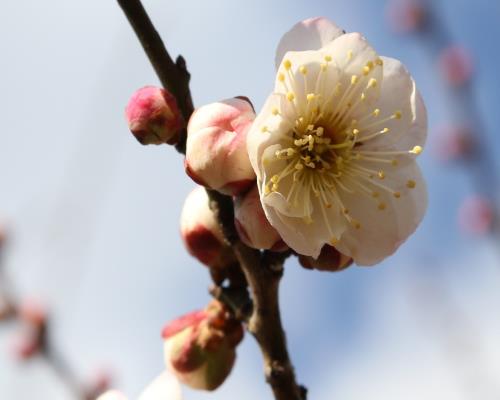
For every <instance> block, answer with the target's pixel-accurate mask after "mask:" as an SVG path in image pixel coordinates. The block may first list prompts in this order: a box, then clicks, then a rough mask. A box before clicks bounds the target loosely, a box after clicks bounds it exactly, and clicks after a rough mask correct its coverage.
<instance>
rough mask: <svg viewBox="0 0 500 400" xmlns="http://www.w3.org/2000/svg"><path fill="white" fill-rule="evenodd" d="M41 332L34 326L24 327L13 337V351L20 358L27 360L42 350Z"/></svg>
mask: <svg viewBox="0 0 500 400" xmlns="http://www.w3.org/2000/svg"><path fill="white" fill-rule="evenodd" d="M41 348H42V335H41V332H40V331H39V330H37V329H34V328H33V327H23V329H21V330H19V331H18V332H17V333H16V334H15V336H14V337H13V338H12V342H11V351H12V353H13V354H14V356H15V357H17V358H18V359H20V360H27V359H29V358H31V357H33V356H35V355H36V354H38V352H39V351H40V350H41Z"/></svg>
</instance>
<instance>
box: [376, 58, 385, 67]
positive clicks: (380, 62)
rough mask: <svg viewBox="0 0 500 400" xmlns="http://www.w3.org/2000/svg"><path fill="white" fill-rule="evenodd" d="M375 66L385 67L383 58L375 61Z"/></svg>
mask: <svg viewBox="0 0 500 400" xmlns="http://www.w3.org/2000/svg"><path fill="white" fill-rule="evenodd" d="M375 64H377V65H379V66H382V65H384V62H383V61H382V59H381V58H377V59H376V60H375Z"/></svg>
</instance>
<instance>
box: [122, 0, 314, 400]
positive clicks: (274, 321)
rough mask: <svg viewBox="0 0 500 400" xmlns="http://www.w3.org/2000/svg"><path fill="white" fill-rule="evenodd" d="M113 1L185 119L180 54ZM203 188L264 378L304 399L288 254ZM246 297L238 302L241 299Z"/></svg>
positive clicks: (140, 12)
mask: <svg viewBox="0 0 500 400" xmlns="http://www.w3.org/2000/svg"><path fill="white" fill-rule="evenodd" d="M117 1H118V3H119V4H120V6H121V8H122V10H123V11H124V13H125V15H126V17H127V19H128V21H129V22H130V24H131V26H132V28H133V29H134V31H135V33H136V35H137V37H138V39H139V41H140V43H141V45H142V47H143V48H144V51H145V52H146V54H147V56H148V58H149V60H150V62H151V64H152V65H153V67H154V69H155V71H156V74H157V75H158V78H159V79H160V82H161V83H162V85H163V86H164V87H165V88H166V89H168V90H169V91H170V92H171V93H172V94H173V95H174V96H175V97H176V99H177V102H178V105H179V108H180V110H181V112H182V114H183V116H184V120H185V121H186V122H187V121H188V120H189V117H190V115H191V113H192V112H193V103H192V99H191V94H190V88H189V78H190V75H189V72H188V71H187V69H186V64H185V61H184V59H183V58H182V57H178V58H177V61H176V62H175V63H174V61H173V59H172V58H171V57H170V55H169V54H168V51H167V50H166V48H165V46H164V44H163V41H162V39H161V37H160V35H159V34H158V32H157V31H156V29H155V28H154V26H153V23H152V22H151V19H150V18H149V16H148V14H147V12H146V10H145V9H144V7H143V5H142V4H141V1H140V0H117ZM185 141H186V135H185V130H184V135H181V138H180V141H179V144H178V145H177V150H178V151H179V152H180V153H185ZM207 192H208V195H209V199H210V207H211V209H212V210H214V212H215V213H216V214H217V216H218V218H219V222H220V224H221V227H222V231H223V232H224V235H225V238H226V240H227V241H228V243H229V244H230V245H231V246H232V248H233V251H234V253H235V255H236V257H237V260H238V262H239V266H240V268H241V270H242V271H243V273H244V276H245V277H246V281H247V283H248V286H249V287H250V289H251V292H252V300H253V307H251V312H249V311H248V310H244V311H243V312H241V313H239V314H237V315H241V317H242V318H244V319H245V320H246V322H247V327H248V330H249V332H250V333H252V334H253V336H254V337H255V338H256V340H257V342H258V344H259V347H260V349H261V352H262V355H263V358H264V369H265V376H266V380H267V382H268V383H269V384H270V386H271V388H272V391H273V393H274V398H275V399H276V400H305V399H306V390H305V389H304V388H303V387H300V386H299V385H298V384H297V382H296V379H295V372H294V368H293V366H292V363H291V361H290V357H289V354H288V349H287V345H286V337H285V332H284V330H283V326H282V323H281V316H280V309H279V301H278V296H279V283H280V280H281V277H282V275H283V264H284V261H285V258H286V256H287V255H288V254H285V255H274V253H270V252H264V253H261V252H260V251H258V250H254V249H251V248H249V247H247V246H245V245H244V244H243V243H241V241H240V240H239V238H238V235H237V233H236V230H235V227H234V210H233V202H232V200H231V198H230V197H228V196H224V195H221V194H219V193H218V192H215V191H212V190H207ZM240 289H241V291H240V293H239V295H240V298H244V295H245V293H243V292H244V291H246V288H244V287H241V288H240ZM211 293H212V294H213V295H214V296H216V297H218V298H219V299H221V300H224V299H226V300H227V299H228V296H230V295H231V296H232V295H234V293H232V294H231V291H230V290H223V289H222V288H220V287H219V288H214V289H212V291H211ZM233 297H234V298H236V297H237V296H233ZM240 303H241V301H240ZM244 303H245V302H242V304H243V305H245V304H244ZM246 305H248V304H246Z"/></svg>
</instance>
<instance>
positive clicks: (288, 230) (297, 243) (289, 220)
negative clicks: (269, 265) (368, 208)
mask: <svg viewBox="0 0 500 400" xmlns="http://www.w3.org/2000/svg"><path fill="white" fill-rule="evenodd" d="M263 208H264V211H265V213H266V216H267V219H268V220H269V222H270V223H271V225H272V226H274V228H275V229H276V230H277V231H278V233H279V234H280V236H281V238H282V239H283V241H284V242H285V243H286V244H287V245H288V246H290V247H291V248H292V249H293V250H295V251H296V252H297V253H299V254H302V255H305V256H311V257H314V258H317V257H318V256H319V253H320V252H321V248H322V247H323V245H325V244H327V243H329V242H330V241H331V240H332V239H333V237H336V238H339V237H340V236H341V235H342V232H343V231H344V229H345V228H346V224H345V223H343V221H342V219H341V218H340V210H339V208H338V207H337V205H336V204H335V205H333V206H332V208H330V209H326V210H324V211H325V213H326V218H325V217H324V215H323V213H322V210H321V207H320V206H319V205H318V204H316V205H315V207H314V211H313V214H312V220H313V222H312V223H306V222H305V220H304V219H303V218H294V217H288V216H286V215H284V214H281V213H279V212H278V211H277V210H276V209H275V208H273V207H270V206H268V205H266V204H265V203H263ZM327 220H328V222H329V224H330V229H328V225H327V223H326V221H327ZM332 235H333V237H332Z"/></svg>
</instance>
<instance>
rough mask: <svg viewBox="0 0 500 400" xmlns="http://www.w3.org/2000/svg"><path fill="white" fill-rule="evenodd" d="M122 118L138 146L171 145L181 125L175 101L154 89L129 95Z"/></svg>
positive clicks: (149, 87)
mask: <svg viewBox="0 0 500 400" xmlns="http://www.w3.org/2000/svg"><path fill="white" fill-rule="evenodd" d="M125 117H126V118H127V122H128V126H129V128H130V131H131V132H132V133H133V134H134V136H135V138H136V139H137V140H138V141H139V143H141V144H162V143H168V144H174V143H176V142H177V140H178V136H179V131H180V129H181V128H182V125H183V119H182V116H181V113H180V111H179V108H178V106H177V102H176V100H175V97H174V96H173V95H172V94H171V93H170V92H168V91H167V90H165V89H162V88H158V87H154V86H145V87H143V88H142V89H139V90H137V91H136V92H135V93H134V94H133V95H132V97H131V98H130V100H129V102H128V105H127V107H126V108H125Z"/></svg>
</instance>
